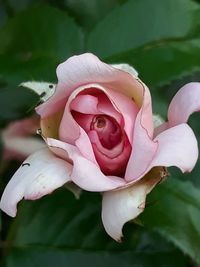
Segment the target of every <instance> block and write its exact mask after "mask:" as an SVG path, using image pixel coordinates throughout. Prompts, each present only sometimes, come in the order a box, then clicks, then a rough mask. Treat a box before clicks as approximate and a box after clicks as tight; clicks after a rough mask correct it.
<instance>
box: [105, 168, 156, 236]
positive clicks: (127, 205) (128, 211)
mask: <svg viewBox="0 0 200 267" xmlns="http://www.w3.org/2000/svg"><path fill="white" fill-rule="evenodd" d="M160 180H161V174H160V173H159V169H158V168H155V169H153V170H152V171H151V172H150V173H149V174H148V175H146V176H145V177H144V178H143V179H142V180H141V181H139V182H137V183H136V184H134V185H132V186H130V187H127V188H123V189H121V190H116V191H110V192H105V193H104V194H103V202H102V221H103V225H104V227H105V230H106V232H107V233H108V234H109V235H110V236H111V237H112V238H113V239H115V240H116V241H120V240H121V237H122V236H123V234H122V228H123V225H124V224H125V223H126V222H128V221H130V220H133V219H135V218H136V217H137V216H138V215H139V214H140V213H142V212H143V210H144V208H145V200H146V195H147V194H148V193H149V192H150V191H151V190H152V189H153V187H154V186H155V185H156V184H157V183H158V182H160Z"/></svg>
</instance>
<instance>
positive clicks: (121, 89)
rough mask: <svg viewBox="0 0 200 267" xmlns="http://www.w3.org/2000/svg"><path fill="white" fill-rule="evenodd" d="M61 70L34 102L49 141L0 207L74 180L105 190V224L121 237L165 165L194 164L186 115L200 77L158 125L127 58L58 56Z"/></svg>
mask: <svg viewBox="0 0 200 267" xmlns="http://www.w3.org/2000/svg"><path fill="white" fill-rule="evenodd" d="M57 77H58V84H57V86H56V89H55V90H54V92H53V93H52V95H51V94H50V93H49V91H48V92H41V91H40V90H38V88H37V90H36V91H37V92H38V93H40V94H41V93H43V96H44V95H45V94H47V96H48V97H46V98H45V99H44V100H45V101H44V103H43V104H41V105H40V106H38V107H37V108H36V111H37V113H38V114H39V115H40V117H41V122H40V127H41V135H42V137H43V138H44V140H45V142H46V144H47V147H46V148H45V149H42V150H39V151H37V152H35V153H34V154H32V155H30V156H29V157H28V158H27V159H26V160H25V162H24V163H23V164H22V165H21V167H20V168H19V169H18V171H17V172H16V173H15V174H14V176H13V177H12V179H11V180H10V182H9V183H8V185H7V187H6V189H5V191H4V193H3V196H2V199H1V204H0V205H1V209H2V210H4V211H5V212H6V213H7V214H9V215H10V216H15V215H16V211H17V203H18V202H19V201H20V200H21V199H22V198H25V199H37V198H40V197H42V196H44V195H46V194H49V193H51V192H52V191H53V190H55V189H56V188H58V187H60V186H62V185H64V184H66V183H68V182H73V183H74V184H75V185H77V186H78V187H80V188H82V189H84V190H87V191H95V192H102V196H103V202H102V220H103V224H104V227H105V230H106V231H107V233H108V234H109V235H110V236H111V237H112V238H114V239H115V240H120V239H121V236H122V227H123V225H124V224H125V223H126V222H127V221H129V220H131V219H134V218H135V217H137V216H138V215H139V214H140V213H141V212H142V211H143V210H144V207H145V199H146V195H147V194H148V193H149V192H150V191H151V190H152V189H153V187H154V186H155V185H156V184H157V183H159V182H160V181H161V179H162V178H163V177H164V176H165V169H164V167H169V166H177V167H178V168H180V169H181V171H182V172H189V171H191V170H192V169H193V167H194V166H195V164H196V161H197V158H198V147H197V140H196V138H195V135H194V133H193V131H192V129H191V128H190V126H189V125H188V124H187V120H188V118H189V116H190V114H191V113H193V112H194V111H198V110H199V108H200V101H199V99H200V84H199V83H190V84H187V85H186V86H184V87H183V88H182V89H180V91H179V92H178V93H177V94H176V95H175V97H174V98H173V100H172V102H171V104H170V106H169V111H168V121H167V122H165V123H164V124H162V125H161V126H159V127H158V128H155V127H154V124H153V115H152V104H151V95H150V92H149V89H148V88H147V86H146V85H145V84H144V83H143V82H142V81H141V80H140V79H139V78H138V77H137V72H136V71H135V70H134V69H133V68H131V67H130V66H128V65H126V64H121V65H113V66H111V65H107V64H105V63H103V62H101V61H100V60H99V59H98V58H97V57H96V56H94V55H92V54H82V55H79V56H73V57H71V58H69V59H68V60H67V61H65V62H64V63H62V64H60V65H59V66H58V68H57ZM32 88H33V89H34V85H32ZM49 90H50V89H49Z"/></svg>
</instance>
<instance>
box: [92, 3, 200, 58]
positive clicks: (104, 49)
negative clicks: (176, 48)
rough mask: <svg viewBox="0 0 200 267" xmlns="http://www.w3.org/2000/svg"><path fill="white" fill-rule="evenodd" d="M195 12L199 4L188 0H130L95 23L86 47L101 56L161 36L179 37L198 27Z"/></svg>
mask: <svg viewBox="0 0 200 267" xmlns="http://www.w3.org/2000/svg"><path fill="white" fill-rule="evenodd" d="M199 13H200V7H199V5H198V4H196V3H194V2H193V1H190V0H167V1H166V0H155V1H152V0H130V1H128V2H127V3H126V4H124V5H122V6H121V7H117V8H116V9H114V10H113V12H112V13H110V14H109V15H108V16H107V17H106V18H105V19H103V20H102V21H101V22H100V23H99V24H98V25H97V26H96V27H95V29H94V30H93V31H92V32H91V34H90V35H89V39H88V50H90V51H92V52H94V53H96V54H97V55H99V56H101V57H103V58H105V57H110V56H113V55H115V54H119V53H122V52H127V51H129V50H132V49H135V48H138V47H141V46H144V45H147V44H151V43H155V42H160V41H163V40H170V39H171V40H183V39H184V38H186V37H188V36H192V35H193V34H194V33H195V32H196V31H197V30H198V27H199V20H198V16H199ZM97 40H98V41H97Z"/></svg>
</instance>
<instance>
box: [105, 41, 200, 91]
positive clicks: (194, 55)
mask: <svg viewBox="0 0 200 267" xmlns="http://www.w3.org/2000/svg"><path fill="white" fill-rule="evenodd" d="M108 61H109V62H110V63H116V62H127V63H129V64H130V65H132V66H134V67H135V68H136V69H137V70H138V72H139V76H140V78H141V79H142V80H143V81H145V83H146V84H148V85H149V86H151V87H155V86H161V85H163V84H169V83H170V82H171V81H172V80H176V79H177V78H181V77H183V76H186V75H188V74H191V73H193V72H195V71H198V70H200V38H196V39H193V40H183V41H181V42H180V41H166V42H163V43H160V44H155V45H151V46H149V47H148V46H147V47H143V48H139V49H135V50H132V51H129V52H127V53H124V54H121V55H118V56H113V57H110V58H109V59H108Z"/></svg>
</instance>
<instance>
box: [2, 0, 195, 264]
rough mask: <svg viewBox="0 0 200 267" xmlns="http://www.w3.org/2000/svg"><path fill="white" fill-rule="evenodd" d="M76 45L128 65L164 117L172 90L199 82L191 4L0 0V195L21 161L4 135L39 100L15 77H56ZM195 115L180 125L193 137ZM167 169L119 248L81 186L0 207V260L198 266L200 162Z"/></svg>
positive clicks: (185, 0) (30, 129)
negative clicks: (10, 210)
mask: <svg viewBox="0 0 200 267" xmlns="http://www.w3.org/2000/svg"><path fill="white" fill-rule="evenodd" d="M86 51H89V52H93V53H95V54H96V55H97V56H98V57H100V58H101V59H102V60H103V61H105V62H107V63H125V62H126V63H129V64H131V65H132V66H134V67H135V68H136V69H137V71H138V72H139V76H140V78H141V79H142V80H143V81H144V82H145V83H146V84H147V85H148V87H149V88H150V91H151V94H152V99H153V109H154V113H155V114H160V115H161V116H162V117H163V118H164V119H166V115H167V108H168V105H169V103H170V100H171V99H172V97H173V95H174V94H175V93H176V91H177V90H178V89H180V87H181V86H182V85H184V84H185V83H187V82H190V81H200V1H192V0H90V1H89V0H58V1H54V0H49V1H47V0H46V1H39V0H38V1H37V0H35V1H34V0H18V1H16V0H0V131H1V142H0V159H1V163H0V190H1V192H3V189H4V187H5V185H6V184H7V183H8V181H9V179H10V178H11V176H12V174H13V173H14V171H15V170H16V169H17V167H18V166H19V165H20V164H21V161H22V160H23V157H24V155H19V154H17V153H15V152H14V149H11V147H9V144H11V143H12V142H13V139H12V138H13V136H14V135H17V134H18V135H19V136H20V134H21V135H23V136H27V138H28V137H30V135H31V134H33V133H34V132H35V129H36V128H37V118H36V119H34V120H35V122H34V123H33V124H32V123H31V124H29V123H30V121H29V118H33V116H34V107H35V106H36V105H37V104H38V103H39V98H38V96H36V95H35V94H34V93H32V92H31V91H29V90H27V89H25V88H22V87H21V86H19V85H20V83H21V82H24V81H34V80H36V81H47V82H50V83H56V75H55V69H56V66H57V65H58V64H59V63H60V62H62V61H64V60H65V59H67V58H68V57H70V56H72V55H74V54H80V53H83V52H86ZM27 118H28V119H27ZM199 118H200V117H199V115H198V114H194V115H193V116H192V118H191V119H190V121H189V124H190V125H191V126H192V128H193V129H194V131H195V134H196V135H197V137H198V140H199V141H200V119H199ZM21 120H22V122H24V120H25V125H26V126H25V128H24V132H23V133H20V131H19V129H21V124H20V123H21ZM18 121H19V122H18ZM31 121H32V120H31ZM14 122H17V123H15V124H13V123H14ZM13 125H14V126H13ZM23 125H24V124H23ZM34 138H35V140H37V141H39V139H38V137H34ZM11 140H12V141H11ZM14 140H15V139H14ZM199 143H200V142H199ZM169 172H170V177H169V178H168V180H167V181H165V182H163V183H162V184H161V185H159V186H158V187H157V188H156V189H155V190H154V191H153V192H152V193H151V195H150V196H149V197H148V200H147V208H146V209H145V212H144V213H143V214H142V215H141V216H140V217H139V218H138V219H137V220H136V221H135V223H133V222H130V223H128V224H126V226H125V227H124V239H123V242H122V243H120V244H118V243H116V242H115V241H112V240H111V238H110V237H108V236H107V235H106V233H105V232H104V229H103V226H102V223H101V218H100V217H101V197H100V195H99V194H95V193H86V192H85V193H82V195H81V197H80V201H78V200H76V199H75V197H74V195H73V194H72V193H71V192H69V191H67V190H66V189H59V190H57V191H56V192H55V193H54V194H52V195H49V196H46V197H44V198H42V199H41V200H38V201H35V202H31V201H22V203H20V205H19V212H18V216H17V218H15V219H11V218H9V217H8V216H7V215H5V214H4V213H1V240H0V249H1V255H0V260H1V263H0V266H5V267H36V266H37V267H44V266H49V267H54V266H59V267H64V266H65V267H66V266H70V267H79V266H80V267H84V266H87V267H93V266H95V267H100V266H104V267H108V266H109V267H110V266H111V265H113V266H115V267H118V266H120V267H121V266H123V267H196V266H200V162H198V163H197V165H196V167H195V169H194V170H193V172H192V173H191V174H186V175H182V174H181V173H180V171H178V170H176V169H174V168H170V169H169Z"/></svg>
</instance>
